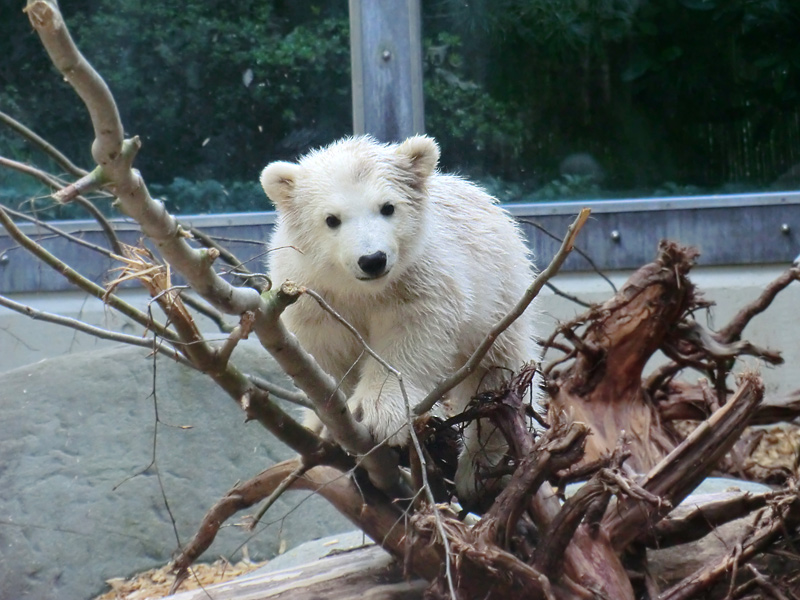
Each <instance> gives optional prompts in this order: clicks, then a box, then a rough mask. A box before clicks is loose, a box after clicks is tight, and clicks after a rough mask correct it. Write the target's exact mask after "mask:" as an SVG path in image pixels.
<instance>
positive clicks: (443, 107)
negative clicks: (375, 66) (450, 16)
mask: <svg viewBox="0 0 800 600" xmlns="http://www.w3.org/2000/svg"><path fill="white" fill-rule="evenodd" d="M461 51H462V43H461V39H460V38H459V37H458V36H455V35H451V34H447V33H440V34H439V35H438V36H437V39H436V40H435V43H432V42H430V41H427V42H426V44H425V55H426V56H427V57H428V58H427V60H426V71H425V79H424V91H425V109H426V125H427V129H428V131H429V132H430V133H431V135H433V136H434V137H436V138H437V139H438V140H439V143H440V144H441V146H442V150H443V152H442V155H443V164H444V166H445V168H447V167H451V168H457V167H460V168H466V169H468V170H469V171H470V172H471V174H472V175H473V176H477V175H478V174H480V173H490V172H492V171H493V169H495V168H496V167H497V165H498V163H500V164H502V163H510V162H513V161H514V160H515V159H517V158H518V157H519V155H520V153H521V151H522V148H523V146H524V144H525V143H526V142H527V141H529V140H528V139H527V136H526V135H525V128H524V126H523V122H522V120H521V119H520V118H519V116H518V113H519V108H518V107H517V106H516V104H515V103H514V102H513V101H501V100H498V99H497V98H494V97H492V96H491V95H490V94H489V93H487V91H486V90H485V89H484V88H483V87H482V86H480V85H478V84H476V83H475V82H474V81H471V80H469V79H468V78H467V75H466V69H465V67H464V59H463V55H462V53H461Z"/></svg>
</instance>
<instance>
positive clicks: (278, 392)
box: [245, 373, 314, 409]
mask: <svg viewBox="0 0 800 600" xmlns="http://www.w3.org/2000/svg"><path fill="white" fill-rule="evenodd" d="M245 377H247V378H248V379H249V380H250V381H252V382H253V385H255V386H256V387H259V388H261V389H262V390H264V391H266V392H269V393H270V394H272V395H273V396H277V397H278V398H280V399H281V400H286V401H287V402H291V403H292V404H296V405H297V406H302V407H303V408H309V409H313V408H314V405H313V404H311V401H310V400H309V399H308V396H306V395H305V394H304V393H303V392H295V391H292V390H287V389H286V388H283V387H281V386H279V385H275V384H274V383H272V382H271V381H268V380H266V379H264V378H263V377H258V376H257V375H251V374H248V373H245Z"/></svg>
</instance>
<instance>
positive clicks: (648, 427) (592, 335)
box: [550, 242, 697, 471]
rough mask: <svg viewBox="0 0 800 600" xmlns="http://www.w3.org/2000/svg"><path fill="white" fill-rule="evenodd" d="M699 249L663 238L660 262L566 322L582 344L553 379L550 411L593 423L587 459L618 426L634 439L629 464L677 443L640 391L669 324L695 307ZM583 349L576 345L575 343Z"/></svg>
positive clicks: (609, 447) (604, 448)
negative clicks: (693, 276)
mask: <svg viewBox="0 0 800 600" xmlns="http://www.w3.org/2000/svg"><path fill="white" fill-rule="evenodd" d="M696 257H697V251H696V250H694V249H692V248H683V247H681V246H679V245H677V244H675V243H671V242H662V243H661V244H660V247H659V255H658V257H657V259H656V260H655V261H654V262H652V263H650V264H648V265H645V266H643V267H642V268H640V269H639V270H638V271H636V272H635V273H634V274H633V275H632V276H631V277H630V278H629V279H628V281H627V282H626V283H625V285H624V286H623V287H622V289H621V290H620V291H619V293H618V294H617V295H616V296H614V297H613V298H611V299H610V300H608V301H607V302H606V303H605V304H603V305H602V306H601V307H598V308H597V309H594V310H592V311H589V312H588V313H587V314H586V315H583V316H581V317H579V318H578V319H576V320H574V321H573V322H572V323H573V324H575V326H578V325H585V327H584V329H583V331H581V332H580V333H574V332H572V330H573V329H574V327H570V326H568V325H566V326H562V327H561V328H560V329H559V331H560V332H561V333H562V334H565V332H567V331H570V332H572V333H570V334H567V335H571V336H572V337H573V338H575V339H577V340H579V341H580V344H579V348H580V349H582V351H578V352H577V353H576V355H575V357H574V360H573V361H572V362H571V363H570V364H569V366H568V367H567V368H565V369H564V370H563V371H561V372H560V373H558V375H557V377H554V378H555V382H554V383H555V386H554V389H555V390H556V393H554V396H553V398H552V401H551V403H550V414H551V415H553V414H559V413H562V412H563V413H564V414H567V415H569V417H570V418H571V419H573V420H575V421H580V422H582V423H587V424H589V425H590V426H591V427H592V435H591V437H590V438H589V439H588V441H587V447H586V456H585V457H584V460H585V461H587V462H592V461H594V460H598V459H600V458H601V457H603V456H607V455H608V454H609V453H611V452H612V451H613V450H614V448H615V446H616V443H617V438H618V436H619V432H620V431H625V432H626V433H627V436H628V439H629V441H630V443H631V449H632V456H631V459H630V460H631V466H632V467H633V468H634V469H636V470H639V471H646V470H647V469H649V468H650V467H651V466H652V465H654V464H656V463H657V462H658V461H659V460H660V459H661V458H662V457H663V456H664V454H666V453H667V452H669V450H671V449H672V448H673V447H674V443H673V441H672V440H671V439H670V438H669V437H667V435H666V434H665V433H664V432H663V431H662V430H661V429H660V428H659V427H657V426H655V424H656V423H658V418H659V417H658V414H657V412H656V410H655V407H654V406H653V405H652V403H650V402H647V401H646V400H645V397H644V395H643V394H644V393H643V390H642V372H643V370H644V367H645V365H646V364H647V362H648V360H649V359H650V357H651V356H652V355H653V354H654V353H655V352H656V350H658V349H659V348H660V347H661V346H662V345H663V343H664V341H665V340H666V339H667V338H668V336H669V332H670V328H671V326H672V324H673V323H675V322H676V321H678V320H679V319H680V318H681V317H682V316H683V315H684V314H686V313H687V311H688V310H689V309H690V308H691V307H693V306H694V305H695V302H696V299H695V294H694V287H693V285H692V284H691V282H690V281H689V280H688V278H687V277H686V275H687V273H688V272H689V270H690V269H691V268H692V266H693V265H694V260H695V258H696ZM577 347H578V346H576V348H577Z"/></svg>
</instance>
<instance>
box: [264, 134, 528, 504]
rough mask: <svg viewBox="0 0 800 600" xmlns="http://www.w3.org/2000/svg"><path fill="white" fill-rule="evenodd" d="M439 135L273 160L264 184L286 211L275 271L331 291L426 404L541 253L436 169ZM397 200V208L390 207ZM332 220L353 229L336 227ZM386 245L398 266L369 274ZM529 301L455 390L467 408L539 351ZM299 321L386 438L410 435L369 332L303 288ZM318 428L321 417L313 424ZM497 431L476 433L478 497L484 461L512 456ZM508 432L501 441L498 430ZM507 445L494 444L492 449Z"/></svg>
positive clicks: (455, 404)
mask: <svg viewBox="0 0 800 600" xmlns="http://www.w3.org/2000/svg"><path fill="white" fill-rule="evenodd" d="M438 159H439V148H438V146H437V145H436V143H435V142H434V141H433V140H432V139H430V138H428V137H424V136H417V137H413V138H410V139H409V140H406V141H405V142H403V143H402V144H399V145H397V144H391V145H383V144H379V143H378V142H376V141H374V140H373V139H372V138H369V137H355V138H347V139H344V140H341V141H339V142H336V143H334V144H332V145H331V146H328V147H327V148H323V149H321V150H317V151H315V152H312V153H311V154H309V155H307V156H305V157H303V158H302V159H301V160H300V161H299V163H298V164H292V163H283V162H279V163H272V164H270V165H268V166H267V167H266V168H265V169H264V171H263V173H262V175H261V183H262V185H263V187H264V190H265V191H266V193H267V195H268V196H269V197H270V199H272V201H273V202H274V203H275V206H276V207H277V209H278V222H277V226H276V228H275V233H274V235H273V237H272V241H271V251H270V253H269V259H268V262H269V268H270V273H271V276H272V278H273V281H274V283H275V284H276V285H278V284H280V283H282V282H283V281H285V280H292V281H294V282H296V283H299V284H301V285H305V286H307V287H309V288H311V289H313V290H315V291H317V292H318V293H320V294H322V295H323V296H324V297H325V298H326V300H327V301H328V302H329V303H330V304H331V305H332V306H333V307H334V308H335V309H336V310H337V311H338V312H339V313H340V314H341V315H342V316H343V317H344V318H345V319H347V320H348V321H349V322H350V323H351V324H352V325H353V326H355V327H356V329H358V331H359V332H360V333H361V335H362V336H363V337H364V338H365V340H367V342H368V343H369V344H370V346H371V347H372V348H373V349H374V350H375V351H376V352H377V353H378V354H379V355H380V356H382V357H383V358H384V359H385V360H386V361H388V362H389V363H390V364H391V365H393V366H394V367H395V368H397V369H398V370H399V371H400V372H401V373H402V374H403V378H404V382H405V386H406V389H407V392H408V395H409V398H410V401H411V403H412V406H413V405H414V404H416V403H417V402H419V401H420V400H421V399H422V398H423V397H424V396H425V395H426V394H427V393H428V392H429V391H430V390H431V389H433V387H434V385H435V384H436V382H438V381H439V380H440V379H441V378H442V377H443V376H445V375H448V374H450V373H452V372H453V371H454V370H455V369H456V368H458V367H460V366H461V365H462V364H463V363H464V361H465V360H466V358H467V357H468V356H469V355H470V354H471V353H472V351H473V350H474V349H475V348H476V347H477V345H478V344H479V342H480V341H481V340H482V339H483V337H484V336H485V335H486V333H487V332H488V330H489V329H490V328H491V326H492V325H494V324H495V323H496V322H497V321H498V320H499V319H500V317H501V316H503V315H504V314H505V313H506V312H507V311H508V310H509V308H511V306H513V305H514V303H516V301H517V300H518V299H519V298H520V297H521V296H522V294H523V292H524V290H525V288H526V287H527V285H529V283H530V281H531V279H532V275H533V272H532V268H531V263H530V259H529V252H528V250H527V247H526V245H525V243H524V242H523V237H522V235H521V232H520V230H519V228H518V227H517V225H516V224H515V222H514V221H513V219H512V218H511V217H510V216H509V215H508V214H507V213H506V212H505V211H503V210H502V209H501V208H499V207H498V206H497V205H496V203H495V202H496V201H495V200H494V199H493V198H492V197H490V196H489V195H487V194H486V193H485V192H483V191H482V190H481V189H480V188H478V187H476V186H475V185H473V184H471V183H469V182H467V181H465V180H463V179H461V178H459V177H456V176H453V175H445V174H441V173H439V172H437V171H436V170H435V168H436V164H437V162H438ZM387 204H391V205H392V206H393V207H394V213H393V214H391V215H390V216H385V215H383V214H381V208H382V207H384V206H385V205H387ZM328 217H336V218H337V219H339V220H340V222H341V224H340V225H339V226H338V227H336V228H331V227H329V226H328V224H326V219H327V218H328ZM376 252H383V253H384V254H385V255H386V273H385V274H384V275H383V276H381V277H378V278H372V279H369V278H366V279H365V276H366V274H365V272H364V271H363V270H362V269H361V267H360V266H359V258H360V257H362V256H369V255H373V254H374V253H376ZM534 314H535V313H533V311H531V310H529V311H527V312H526V315H524V316H523V317H522V318H521V319H519V320H517V322H516V323H515V324H514V325H512V326H511V328H510V329H509V330H508V331H506V332H505V333H504V334H503V335H502V336H500V338H499V339H498V340H497V342H496V343H495V345H494V347H493V349H492V350H491V351H490V353H489V355H488V356H487V358H486V359H485V360H484V361H483V363H482V364H481V366H480V368H479V369H478V370H477V371H476V372H475V373H473V374H472V375H471V376H470V377H468V378H467V379H466V380H465V381H464V382H463V383H462V384H460V385H459V386H458V387H457V388H456V389H454V390H453V391H452V392H451V393H450V394H449V396H448V400H449V403H448V404H450V406H451V409H452V410H453V411H455V412H458V411H460V410H462V409H463V408H464V406H465V405H466V404H467V402H468V401H469V399H470V398H471V397H472V396H474V395H475V393H476V392H478V391H483V390H487V389H492V388H493V387H495V386H497V384H498V383H499V382H501V381H502V380H503V379H504V378H506V377H507V376H508V375H509V374H510V370H514V371H516V370H519V368H520V367H521V366H522V365H523V364H524V363H525V362H528V361H530V360H532V359H536V358H537V357H538V347H537V345H536V343H535V341H534V322H535V316H534ZM284 318H285V323H286V325H287V327H288V328H289V329H290V330H291V331H292V332H294V334H295V335H296V336H297V337H298V339H299V341H300V343H301V344H302V345H303V346H304V347H305V348H306V349H307V350H308V351H309V352H311V353H312V354H313V355H314V356H315V357H316V359H317V360H318V361H319V363H320V364H321V366H322V367H323V368H324V369H325V370H327V371H328V372H329V373H330V374H331V375H333V377H335V378H336V379H337V380H340V381H341V385H342V389H343V390H344V392H345V393H346V394H347V395H348V396H349V397H350V405H351V408H352V409H353V410H354V411H355V413H356V416H357V417H359V418H360V419H361V420H362V421H363V422H364V423H365V424H366V425H367V427H368V428H369V429H370V431H371V432H372V434H373V435H374V437H375V439H376V440H378V441H380V440H383V439H387V438H388V440H389V443H390V444H392V445H404V444H405V443H407V441H408V431H407V428H406V427H405V423H406V414H407V413H406V406H405V403H404V401H403V398H402V395H401V393H400V389H399V385H398V382H397V381H396V379H395V378H394V377H391V376H388V375H387V373H386V371H385V370H384V369H383V368H382V367H381V366H380V365H379V364H378V363H377V362H376V361H375V360H373V359H372V358H369V357H366V356H363V355H362V350H361V348H360V347H359V345H358V343H357V342H356V340H355V339H354V338H353V336H352V335H350V334H349V333H348V332H347V331H346V330H345V329H344V328H343V327H342V326H341V324H339V323H337V322H336V321H335V320H334V319H333V318H332V317H331V316H330V315H328V314H327V313H325V312H323V311H322V310H321V309H320V308H319V306H317V305H316V304H315V302H314V301H313V299H311V298H308V297H303V298H301V300H300V301H299V302H298V303H296V304H295V305H293V306H291V307H289V308H288V309H287V311H286V313H285V317H284ZM309 423H312V422H311V421H309ZM487 428H488V425H484V426H483V428H482V429H483V431H482V434H481V436H480V438H481V439H480V440H479V439H478V438H479V436H478V434H477V430H476V429H475V428H472V429H471V430H470V429H468V430H467V434H466V440H465V448H466V449H465V451H464V453H463V455H462V459H461V461H460V464H459V473H458V475H457V486H458V488H459V493H460V494H464V495H467V496H471V495H472V494H473V493H474V486H475V483H474V469H475V468H476V463H478V464H482V465H487V464H488V463H492V462H493V461H495V460H496V459H497V458H498V457H499V456H502V452H503V447H502V444H499V443H497V440H495V439H491V437H492V436H487V435H486V432H485V430H486V429H487ZM495 437H497V436H495ZM492 446H493V447H492Z"/></svg>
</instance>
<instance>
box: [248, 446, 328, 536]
mask: <svg viewBox="0 0 800 600" xmlns="http://www.w3.org/2000/svg"><path fill="white" fill-rule="evenodd" d="M315 466H317V465H315V464H307V463H306V462H305V461H303V462H302V463H301V464H300V465H299V466H298V467H297V468H296V469H295V470H294V471H292V472H291V473H289V474H288V475H287V476H286V477H285V478H284V480H283V481H281V482H280V483H279V484H278V486H277V487H276V488H275V489H274V490H272V493H271V494H270V495H269V496H268V497H267V499H266V500H265V501H264V504H263V505H261V507H260V508H259V509H258V511H257V512H256V514H255V515H253V520H252V521H251V522H250V523H249V524H248V526H247V528H248V529H249V530H250V531H253V530H254V529H255V528H256V527H257V526H258V523H259V521H261V519H262V518H263V517H264V515H265V514H267V511H268V510H269V509H270V507H272V505H273V504H275V503H276V502H277V501H278V498H280V497H281V496H283V493H284V492H285V491H286V490H288V489H289V488H290V487H292V485H293V484H294V483H295V482H296V481H297V480H298V479H300V478H301V477H302V476H303V475H305V474H306V472H307V471H308V470H309V469H310V468H312V467H315Z"/></svg>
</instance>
